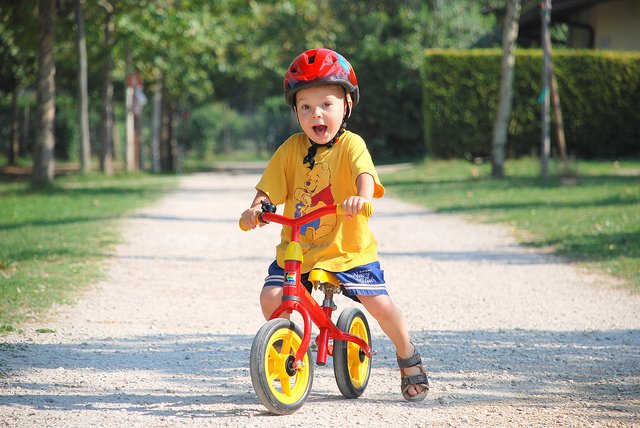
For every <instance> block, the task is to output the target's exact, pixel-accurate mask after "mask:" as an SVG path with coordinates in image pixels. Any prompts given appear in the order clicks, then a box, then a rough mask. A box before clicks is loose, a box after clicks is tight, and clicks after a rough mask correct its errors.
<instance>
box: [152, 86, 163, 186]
mask: <svg viewBox="0 0 640 428" xmlns="http://www.w3.org/2000/svg"><path fill="white" fill-rule="evenodd" d="M163 86H164V85H163ZM151 127H152V128H153V138H152V140H151V164H152V168H153V172H154V173H156V174H157V173H159V172H160V139H161V133H162V87H160V88H158V89H157V90H156V92H155V93H154V94H153V119H152V125H151Z"/></svg>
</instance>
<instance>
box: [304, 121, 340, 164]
mask: <svg viewBox="0 0 640 428" xmlns="http://www.w3.org/2000/svg"><path fill="white" fill-rule="evenodd" d="M346 130H347V121H346V120H343V121H342V125H340V129H339V130H338V132H336V135H334V136H333V138H332V139H331V140H330V141H329V142H328V143H327V144H318V143H316V142H315V141H313V140H312V139H310V138H309V143H311V145H310V146H309V150H308V151H307V155H306V156H305V157H304V159H303V160H302V164H303V165H304V164H305V163H308V164H309V166H308V167H307V168H309V169H313V167H314V166H315V165H316V161H315V159H314V157H315V156H316V152H317V151H318V147H322V146H324V147H326V148H327V149H330V148H331V147H333V145H334V144H335V143H337V142H338V139H339V138H340V136H342V134H344V131H346ZM307 138H308V137H307Z"/></svg>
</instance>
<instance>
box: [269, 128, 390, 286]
mask: <svg viewBox="0 0 640 428" xmlns="http://www.w3.org/2000/svg"><path fill="white" fill-rule="evenodd" d="M310 145H311V143H310V142H309V138H308V137H307V136H306V135H305V134H304V133H299V134H295V135H293V136H291V137H290V138H288V139H287V140H286V141H285V142H284V143H282V145H281V146H280V147H279V148H278V149H277V150H276V152H275V153H274V155H273V157H272V158H271V160H270V161H269V163H268V164H267V167H266V169H265V171H264V173H263V175H262V178H261V179H260V182H259V183H258V185H257V186H256V189H257V190H261V191H263V192H264V193H266V194H267V195H268V196H269V199H271V202H272V203H273V204H275V205H280V204H283V203H284V214H283V215H285V216H287V217H295V218H297V217H300V216H301V215H303V214H306V213H309V212H311V211H314V210H316V209H318V208H320V207H323V206H326V205H332V204H336V205H340V204H341V203H342V202H343V201H344V200H345V199H347V198H348V197H349V196H353V195H357V188H356V179H357V178H358V176H359V175H360V174H363V173H365V174H370V175H371V176H372V177H373V180H374V183H375V188H374V194H373V196H374V198H380V197H382V196H383V195H384V187H383V186H382V184H380V179H379V178H378V173H377V172H376V169H375V166H374V165H373V161H372V159H371V155H370V154H369V151H368V150H367V146H366V144H365V142H364V140H363V139H362V138H361V137H360V136H359V135H357V134H354V133H352V132H349V131H346V132H345V133H344V134H342V136H340V138H339V139H338V141H337V142H336V143H335V144H334V145H333V147H332V148H330V149H329V148H327V147H325V146H319V147H318V150H317V153H316V155H315V158H314V159H315V161H316V164H315V166H314V168H313V169H309V164H308V163H307V164H303V163H302V161H303V159H304V157H305V156H306V155H307V150H308V149H309V146H310ZM290 238H291V228H290V227H288V226H283V228H282V233H281V242H280V244H279V245H278V246H277V247H276V259H277V262H278V265H280V267H284V253H285V250H286V248H287V244H288V243H289V241H290ZM300 244H301V246H302V250H303V254H304V261H303V263H302V272H303V273H305V272H309V271H310V270H311V269H313V268H314V267H316V268H322V269H325V270H328V271H332V272H344V271H346V270H348V269H351V268H354V267H356V266H360V265H364V264H367V263H371V262H374V261H376V260H377V259H378V243H377V241H376V239H375V238H374V236H373V234H372V233H371V230H370V229H369V225H368V223H367V219H366V218H365V217H363V216H360V215H358V216H353V217H351V218H349V217H348V216H345V215H336V214H329V215H326V216H323V217H321V218H320V219H318V220H315V221H314V222H312V223H309V224H306V225H305V226H303V228H302V229H301V230H300Z"/></svg>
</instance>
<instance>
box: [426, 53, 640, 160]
mask: <svg viewBox="0 0 640 428" xmlns="http://www.w3.org/2000/svg"><path fill="white" fill-rule="evenodd" d="M501 55H502V53H501V51H500V50H498V49H490V50H471V51H456V50H427V51H426V53H425V65H424V69H423V82H424V128H425V143H426V147H427V151H428V153H429V154H430V155H431V156H433V157H440V158H451V157H460V156H464V155H467V154H471V155H472V156H489V154H490V153H491V137H492V131H493V121H494V118H495V112H496V111H497V104H498V87H499V83H500V58H501ZM553 61H554V68H555V72H556V78H557V81H558V88H559V93H560V100H561V106H562V113H563V118H564V129H565V135H566V140H567V149H568V151H569V153H570V154H571V155H573V156H577V157H581V158H595V157H598V158H603V157H621V156H631V155H637V154H638V141H640V54H639V53H620V52H593V51H557V52H555V53H554V57H553ZM541 73H542V52H541V51H540V50H518V51H517V54H516V66H515V70H514V86H513V90H514V92H513V105H512V118H511V122H510V126H509V135H508V144H507V152H508V155H510V156H520V155H525V154H531V153H537V152H538V148H539V145H540V133H541V131H540V110H541V107H540V105H539V103H538V97H539V94H540V91H541V86H542V83H541V79H542V77H541ZM553 131H554V130H553V129H552V132H553ZM552 135H553V134H552Z"/></svg>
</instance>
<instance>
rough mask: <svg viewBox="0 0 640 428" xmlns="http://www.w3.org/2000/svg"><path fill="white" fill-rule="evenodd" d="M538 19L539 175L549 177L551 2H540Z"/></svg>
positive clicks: (545, 0)
mask: <svg viewBox="0 0 640 428" xmlns="http://www.w3.org/2000/svg"><path fill="white" fill-rule="evenodd" d="M540 15H541V16H540V18H541V21H542V48H543V53H544V56H543V61H542V63H543V65H542V118H541V121H542V135H541V138H540V140H541V141H540V175H542V177H548V176H549V153H550V151H551V138H550V136H549V130H550V123H549V90H550V87H551V51H550V49H551V36H550V35H549V24H550V21H551V0H544V1H542V2H540Z"/></svg>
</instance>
